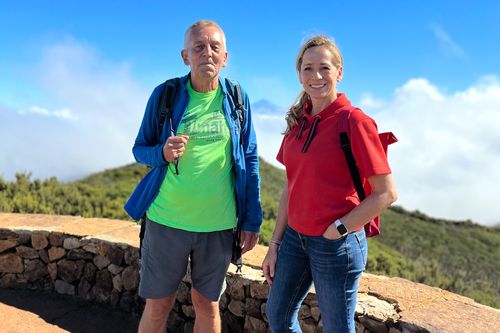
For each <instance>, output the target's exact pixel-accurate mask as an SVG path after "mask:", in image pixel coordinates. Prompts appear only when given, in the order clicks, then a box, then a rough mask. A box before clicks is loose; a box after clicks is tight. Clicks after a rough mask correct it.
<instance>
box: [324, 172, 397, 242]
mask: <svg viewBox="0 0 500 333" xmlns="http://www.w3.org/2000/svg"><path fill="white" fill-rule="evenodd" d="M368 182H369V183H370V186H371V188H372V193H371V194H370V195H369V196H368V197H366V199H365V200H363V201H361V203H360V204H359V205H358V206H356V207H355V208H354V209H353V210H351V211H350V212H349V213H347V214H346V215H344V216H343V217H341V218H340V221H342V223H343V224H344V225H345V227H346V228H347V231H348V232H351V231H354V230H356V229H359V228H361V227H362V226H364V225H365V224H366V223H368V222H369V221H370V220H371V219H373V218H374V217H375V216H377V215H378V214H380V212H381V211H382V210H384V209H385V208H387V207H389V206H390V205H391V204H392V203H393V202H394V201H396V200H397V198H398V196H397V193H396V187H395V186H394V182H393V180H392V175H391V174H387V175H375V176H371V177H368ZM332 222H333V221H332ZM323 236H324V237H326V238H328V239H336V238H339V237H340V233H339V232H338V231H337V228H336V227H335V224H334V223H332V224H331V225H330V226H329V227H328V228H327V229H326V231H325V232H324V233H323Z"/></svg>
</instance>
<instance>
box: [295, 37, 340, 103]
mask: <svg viewBox="0 0 500 333" xmlns="http://www.w3.org/2000/svg"><path fill="white" fill-rule="evenodd" d="M341 78H342V67H341V66H338V67H337V65H335V58H334V57H333V54H332V52H331V51H330V50H329V49H328V48H326V47H324V46H315V47H311V48H310V49H307V50H306V52H304V56H303V57H302V64H301V66H300V73H299V79H300V83H302V86H303V87H304V90H305V92H306V93H307V94H308V95H309V97H311V99H312V100H313V101H314V100H323V99H328V100H334V99H335V98H337V82H339V81H340V79H341Z"/></svg>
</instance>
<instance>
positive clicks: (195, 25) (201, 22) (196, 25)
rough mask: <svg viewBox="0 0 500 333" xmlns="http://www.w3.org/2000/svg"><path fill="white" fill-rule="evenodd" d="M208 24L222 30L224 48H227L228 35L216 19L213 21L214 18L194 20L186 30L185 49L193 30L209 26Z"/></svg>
mask: <svg viewBox="0 0 500 333" xmlns="http://www.w3.org/2000/svg"><path fill="white" fill-rule="evenodd" d="M208 26H212V27H216V28H217V29H219V30H220V32H221V34H222V42H223V43H224V49H225V48H226V35H225V34H224V31H223V30H222V28H221V27H220V26H219V25H218V24H217V23H216V22H215V21H212V20H199V21H196V22H194V23H193V24H192V25H191V26H190V27H189V28H187V30H186V32H185V33H184V49H187V47H188V44H189V40H190V38H191V32H192V31H193V30H195V29H200V28H204V27H208Z"/></svg>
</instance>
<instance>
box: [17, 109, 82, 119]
mask: <svg viewBox="0 0 500 333" xmlns="http://www.w3.org/2000/svg"><path fill="white" fill-rule="evenodd" d="M19 113H20V114H26V113H34V114H38V115H42V116H46V117H56V118H63V119H76V117H75V115H74V114H73V112H71V110H69V109H59V110H54V111H50V110H48V109H46V108H43V107H40V106H32V107H30V108H28V109H27V110H21V111H19Z"/></svg>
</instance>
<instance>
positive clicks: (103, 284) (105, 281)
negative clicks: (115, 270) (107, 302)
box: [95, 269, 113, 292]
mask: <svg viewBox="0 0 500 333" xmlns="http://www.w3.org/2000/svg"><path fill="white" fill-rule="evenodd" d="M95 286H96V287H97V288H99V289H101V290H104V291H107V292H111V289H113V278H112V276H111V273H110V272H109V271H108V270H106V269H103V270H102V271H98V272H97V274H96V277H95Z"/></svg>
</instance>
